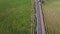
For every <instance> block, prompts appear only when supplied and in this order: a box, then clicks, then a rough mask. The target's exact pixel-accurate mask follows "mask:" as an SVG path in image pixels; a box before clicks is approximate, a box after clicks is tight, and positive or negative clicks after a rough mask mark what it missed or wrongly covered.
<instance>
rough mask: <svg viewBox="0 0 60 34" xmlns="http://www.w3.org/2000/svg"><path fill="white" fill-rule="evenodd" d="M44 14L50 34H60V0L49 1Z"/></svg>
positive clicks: (44, 7)
mask: <svg viewBox="0 0 60 34" xmlns="http://www.w3.org/2000/svg"><path fill="white" fill-rule="evenodd" d="M43 13H44V21H45V25H46V26H47V27H48V28H47V30H48V34H60V0H47V1H46V3H45V4H44V5H43Z"/></svg>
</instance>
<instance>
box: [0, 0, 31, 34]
mask: <svg viewBox="0 0 60 34" xmlns="http://www.w3.org/2000/svg"><path fill="white" fill-rule="evenodd" d="M31 13H32V4H31V0H0V34H30V33H31V31H30V30H31Z"/></svg>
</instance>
